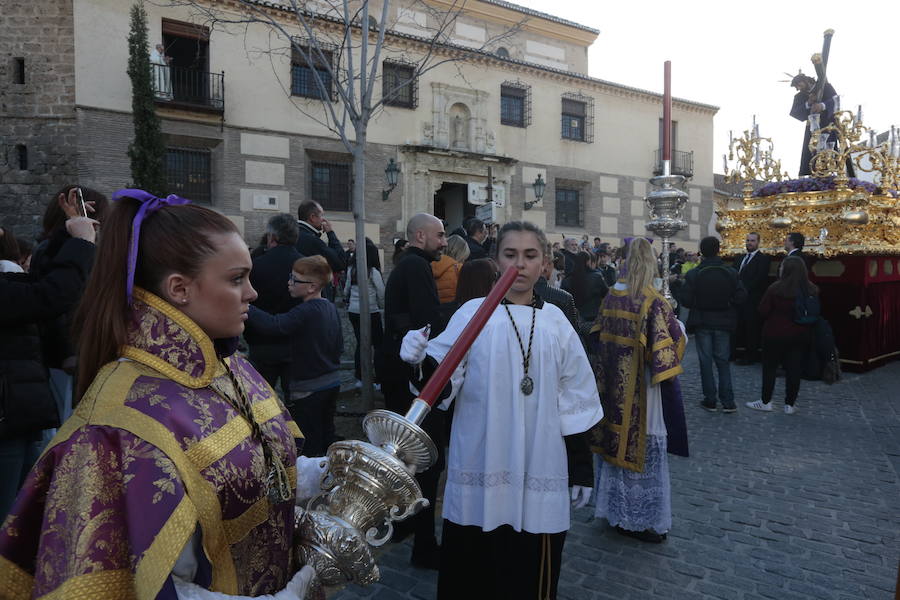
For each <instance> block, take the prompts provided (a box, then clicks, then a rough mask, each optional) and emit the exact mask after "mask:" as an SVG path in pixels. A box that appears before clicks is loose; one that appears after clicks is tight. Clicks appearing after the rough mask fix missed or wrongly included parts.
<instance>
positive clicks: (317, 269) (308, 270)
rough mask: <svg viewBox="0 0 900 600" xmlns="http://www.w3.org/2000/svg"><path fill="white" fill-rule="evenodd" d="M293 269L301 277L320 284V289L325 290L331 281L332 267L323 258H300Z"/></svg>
mask: <svg viewBox="0 0 900 600" xmlns="http://www.w3.org/2000/svg"><path fill="white" fill-rule="evenodd" d="M292 268H293V270H294V271H296V272H297V273H299V274H300V275H302V276H304V277H307V278H309V279H311V280H313V281H315V282H316V283H318V284H319V287H323V288H324V287H325V286H326V285H328V283H329V282H330V281H331V267H330V266H329V265H328V261H327V260H325V257H323V256H319V255H316V256H307V257H304V258H298V259H297V260H295V261H294V266H293V267H292Z"/></svg>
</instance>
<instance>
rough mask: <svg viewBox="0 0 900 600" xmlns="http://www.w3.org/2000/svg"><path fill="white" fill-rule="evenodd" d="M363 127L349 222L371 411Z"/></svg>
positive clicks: (364, 378) (361, 355)
mask: <svg viewBox="0 0 900 600" xmlns="http://www.w3.org/2000/svg"><path fill="white" fill-rule="evenodd" d="M365 191H366V126H365V124H361V126H358V127H357V128H356V143H355V145H354V146H353V221H354V223H355V224H356V234H355V235H356V265H355V267H354V268H355V269H356V284H357V286H358V289H359V369H360V377H361V379H362V390H361V392H362V399H363V410H365V411H369V410H372V409H373V408H374V407H375V400H374V397H373V394H372V320H371V316H370V315H371V314H372V311H371V307H370V306H369V266H368V265H367V264H366V198H365Z"/></svg>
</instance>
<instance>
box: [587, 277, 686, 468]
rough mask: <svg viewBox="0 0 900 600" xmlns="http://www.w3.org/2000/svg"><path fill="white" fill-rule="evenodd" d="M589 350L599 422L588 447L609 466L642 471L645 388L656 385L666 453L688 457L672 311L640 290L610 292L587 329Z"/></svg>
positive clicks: (679, 348)
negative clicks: (648, 382)
mask: <svg viewBox="0 0 900 600" xmlns="http://www.w3.org/2000/svg"><path fill="white" fill-rule="evenodd" d="M590 341H591V344H590V345H591V350H592V356H593V362H594V372H595V374H596V376H597V387H598V389H599V390H600V400H601V402H602V403H603V419H602V420H601V421H600V422H599V423H598V424H597V425H595V426H594V427H593V428H592V429H591V449H592V450H593V451H594V452H595V453H598V454H600V455H601V456H603V458H604V460H606V461H607V462H609V463H610V464H613V465H616V466H619V467H623V468H626V469H630V470H632V471H643V469H644V459H645V452H646V448H647V439H646V438H647V387H646V383H645V378H644V371H645V369H648V368H649V369H650V373H651V385H655V384H660V388H661V393H662V408H663V419H664V420H665V423H666V429H667V431H668V439H667V443H668V450H669V452H672V453H674V454H680V455H682V456H687V454H688V445H687V425H686V422H685V418H684V404H683V402H682V399H681V387H680V385H679V383H678V375H679V374H680V373H682V371H683V370H682V368H681V360H682V358H683V357H684V350H685V346H686V344H687V340H686V339H685V337H684V334H683V333H682V331H681V326H680V325H679V324H678V322H677V319H676V318H675V315H674V313H673V312H672V307H671V306H669V303H668V302H667V301H666V300H665V298H663V297H662V296H661V295H660V294H659V292H657V291H656V290H654V289H652V288H645V289H643V290H641V293H640V294H639V295H638V297H637V298H631V297H630V296H629V295H628V293H627V291H623V290H616V289H612V290H610V293H609V294H608V295H607V296H606V298H604V299H603V304H602V305H601V307H600V315H599V317H598V319H597V322H596V323H595V324H594V327H593V328H592V330H591V340H590Z"/></svg>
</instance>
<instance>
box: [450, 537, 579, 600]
mask: <svg viewBox="0 0 900 600" xmlns="http://www.w3.org/2000/svg"><path fill="white" fill-rule="evenodd" d="M565 543H566V532H565V531H563V532H561V533H528V532H527V531H516V530H514V529H513V528H512V527H510V526H509V525H502V526H500V527H498V528H497V529H494V530H492V531H483V530H482V529H481V527H477V526H471V525H457V524H456V523H451V522H450V521H448V520H447V519H444V530H443V540H442V544H441V569H440V572H439V573H438V591H437V600H461V599H468V600H481V599H484V600H538V599H540V600H544V599H545V598H551V599H554V600H555V598H556V587H557V584H558V583H559V569H560V565H561V564H562V551H563V546H564V545H565Z"/></svg>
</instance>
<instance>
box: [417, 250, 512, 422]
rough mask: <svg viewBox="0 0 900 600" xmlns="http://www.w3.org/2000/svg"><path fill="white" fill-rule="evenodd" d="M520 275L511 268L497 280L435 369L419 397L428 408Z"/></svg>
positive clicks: (432, 404)
mask: <svg viewBox="0 0 900 600" xmlns="http://www.w3.org/2000/svg"><path fill="white" fill-rule="evenodd" d="M518 274H519V270H518V269H516V268H515V267H510V268H509V269H507V270H506V273H504V274H503V276H502V277H500V279H498V280H497V283H495V284H494V289H492V290H491V293H490V294H488V295H487V297H486V298H485V299H484V302H482V303H481V306H480V307H478V310H477V311H475V314H474V315H472V320H471V321H469V324H468V325H466V328H465V329H463V331H462V333H461V334H459V338H458V339H457V340H456V342H455V343H454V344H453V346H451V347H450V351H449V352H448V353H447V356H445V357H444V360H442V361H441V364H439V365H438V367H437V369H435V371H434V374H433V375H432V376H431V378H430V379H429V380H428V383H426V384H425V387H424V388H422V392H421V393H420V394H419V397H418V399H419V400H424V401H425V402H426V403H427V404H428V406H434V403H435V402H436V401H437V398H438V395H439V394H440V393H441V390H443V389H444V386H445V385H447V382H448V381H450V376H451V375H453V371H455V370H456V367H457V366H459V363H460V362H461V361H462V359H463V357H464V356H465V355H466V352H468V351H469V348H471V347H472V344H473V343H475V338H477V337H478V334H479V333H481V330H482V329H484V326H485V324H486V323H487V321H488V319H489V318H490V317H491V315H492V314H493V312H494V310H495V309H496V308H497V306H498V305H499V304H500V301H501V300H503V297H504V296H505V295H506V292H508V291H509V288H511V287H512V284H513V282H514V281H515V280H516V276H518Z"/></svg>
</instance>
